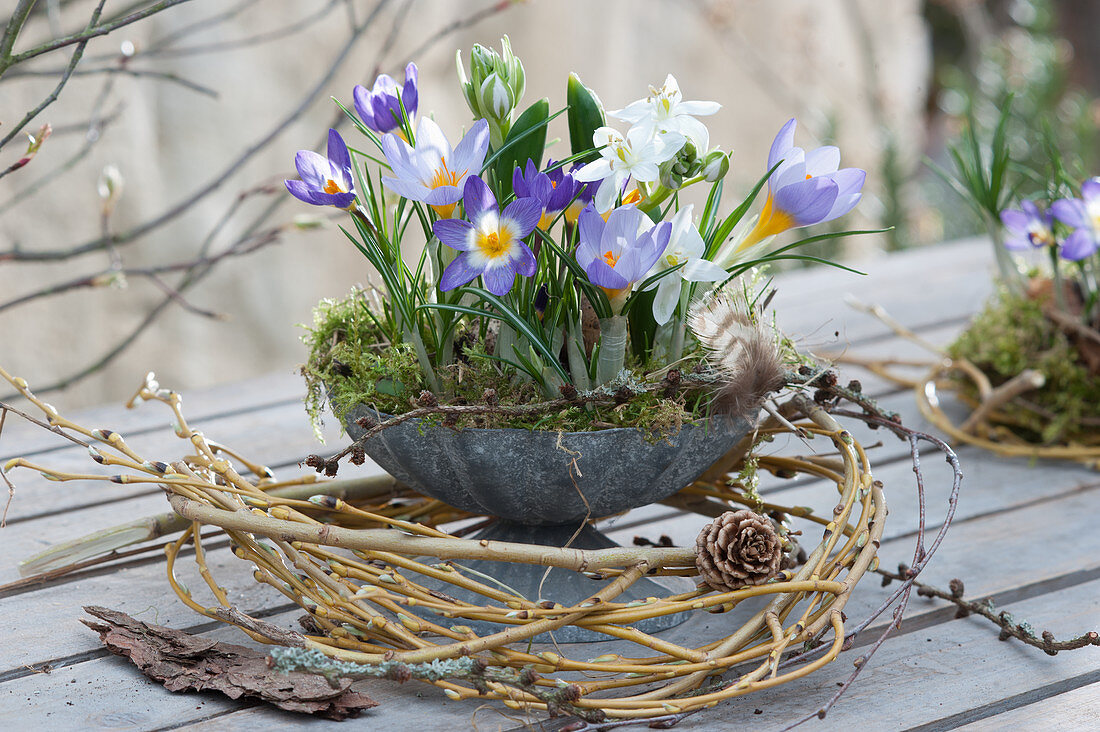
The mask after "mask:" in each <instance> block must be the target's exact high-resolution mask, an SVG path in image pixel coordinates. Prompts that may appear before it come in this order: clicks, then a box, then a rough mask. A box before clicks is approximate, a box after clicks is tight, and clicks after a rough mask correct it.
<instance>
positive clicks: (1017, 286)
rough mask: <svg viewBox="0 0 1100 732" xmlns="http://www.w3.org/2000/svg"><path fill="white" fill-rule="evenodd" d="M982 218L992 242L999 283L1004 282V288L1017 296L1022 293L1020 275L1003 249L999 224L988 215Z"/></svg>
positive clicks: (1010, 256) (1002, 238) (1002, 236)
mask: <svg viewBox="0 0 1100 732" xmlns="http://www.w3.org/2000/svg"><path fill="white" fill-rule="evenodd" d="M984 218H985V228H986V230H987V231H988V232H989V237H990V238H991V239H992V240H993V255H994V257H995V258H996V260H997V269H998V270H999V271H1000V273H1001V281H1002V282H1004V284H1005V287H1007V288H1008V289H1009V291H1010V292H1012V293H1015V294H1017V295H1018V294H1020V293H1021V292H1022V291H1023V287H1022V283H1021V282H1020V273H1019V272H1018V271H1017V269H1016V265H1015V264H1013V262H1012V255H1011V254H1009V253H1008V250H1007V249H1005V246H1004V234H1003V233H1002V231H1001V222H1000V221H997V220H996V219H994V218H993V217H992V216H991V215H989V214H986V215H985V216H984Z"/></svg>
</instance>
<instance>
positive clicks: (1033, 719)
mask: <svg viewBox="0 0 1100 732" xmlns="http://www.w3.org/2000/svg"><path fill="white" fill-rule="evenodd" d="M1098 720H1100V681H1097V682H1093V683H1092V684H1089V685H1087V686H1082V687H1080V688H1077V689H1073V690H1072V691H1067V692H1065V693H1062V694H1058V695H1056V696H1052V697H1048V698H1046V699H1043V700H1042V701H1038V702H1035V703H1034V704H1028V705H1026V706H1022V707H1018V708H1016V709H1013V710H1011V711H1008V712H1002V713H1001V714H997V715H995V716H992V717H986V718H985V719H982V720H979V721H976V722H971V723H970V724H965V725H963V726H962V727H958V728H957V729H958V730H959V731H960V732H998V731H999V730H1009V729H1019V730H1028V729H1031V730H1043V731H1044V732H1080V730H1087V729H1095V728H1096V725H1097V722H1098Z"/></svg>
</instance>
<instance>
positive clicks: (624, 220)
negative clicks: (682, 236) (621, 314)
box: [577, 205, 672, 300]
mask: <svg viewBox="0 0 1100 732" xmlns="http://www.w3.org/2000/svg"><path fill="white" fill-rule="evenodd" d="M649 224H650V221H649V217H648V216H646V215H645V214H644V213H642V212H641V211H639V210H638V208H637V207H636V206H633V205H625V206H620V207H619V208H616V209H613V210H612V211H611V213H610V214H609V215H608V217H607V221H606V222H604V219H603V216H601V215H600V214H599V213H597V211H596V209H595V207H594V206H589V207H587V208H585V209H584V210H583V211H581V215H580V218H579V220H578V227H579V229H580V236H579V240H578V242H577V263H578V264H580V266H581V267H583V268H584V271H585V272H586V273H587V274H588V279H589V280H591V281H592V284H594V285H597V286H599V287H601V288H603V290H604V291H605V292H606V293H607V295H608V297H610V298H611V299H612V300H615V299H616V298H620V297H621V296H622V295H624V294H626V293H627V292H629V291H630V287H631V285H633V284H634V283H635V282H637V281H638V280H640V279H642V278H644V277H645V276H646V274H647V273H648V272H649V270H651V269H652V268H653V265H654V264H656V262H657V259H658V258H660V256H661V254H662V253H664V251H665V247H667V246H668V240H669V236H670V235H671V234H672V224H670V223H669V222H667V221H663V222H661V223H660V224H657V226H654V227H652V228H647V227H648V226H649Z"/></svg>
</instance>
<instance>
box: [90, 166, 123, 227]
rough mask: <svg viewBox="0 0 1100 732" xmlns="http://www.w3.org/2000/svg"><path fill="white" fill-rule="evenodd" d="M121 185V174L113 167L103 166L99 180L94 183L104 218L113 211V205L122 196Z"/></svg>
mask: <svg viewBox="0 0 1100 732" xmlns="http://www.w3.org/2000/svg"><path fill="white" fill-rule="evenodd" d="M123 183H124V181H123V178H122V173H120V172H119V170H118V168H117V167H115V166H114V165H107V166H105V167H104V168H103V172H101V173H100V174H99V180H97V181H96V192H97V193H99V197H100V199H101V200H102V201H103V214H104V215H105V216H107V215H110V213H111V212H112V211H114V208H115V204H116V203H118V199H119V197H120V196H121V195H122V186H123Z"/></svg>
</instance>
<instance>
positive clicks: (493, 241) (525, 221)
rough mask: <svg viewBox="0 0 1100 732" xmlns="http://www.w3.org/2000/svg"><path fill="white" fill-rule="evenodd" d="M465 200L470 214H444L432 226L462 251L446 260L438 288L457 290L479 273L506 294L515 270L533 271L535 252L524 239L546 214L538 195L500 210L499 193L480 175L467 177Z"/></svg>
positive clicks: (521, 272)
mask: <svg viewBox="0 0 1100 732" xmlns="http://www.w3.org/2000/svg"><path fill="white" fill-rule="evenodd" d="M462 205H463V207H464V209H465V211H466V218H467V219H469V220H468V221H467V220H463V219H440V220H439V221H436V222H435V223H434V224H432V231H433V232H435V235H436V236H437V237H439V241H441V242H443V243H444V244H446V245H447V246H449V247H450V248H452V249H457V250H458V256H457V257H455V259H454V261H453V262H451V263H450V264H449V265H447V268H446V269H445V270H444V271H443V276H442V277H441V278H440V280H439V289H440V290H444V291H446V290H453V289H454V288H456V287H459V286H460V285H465V284H466V283H467V282H470V281H471V280H473V279H474V278H475V277H477V276H478V275H481V281H482V283H483V284H484V285H485V289H487V290H488V291H489V292H491V293H493V294H494V295H498V296H500V295H504V294H506V293H507V292H508V291H509V290H511V289H512V285H513V284H514V282H515V278H516V275H517V274H519V275H522V276H524V277H530V276H531V275H533V274H535V266H536V263H535V255H534V254H533V253H532V252H531V250H530V249H529V248H528V247H527V245H526V244H524V243H523V238H524V237H525V236H527V235H528V234H530V233H531V232H532V231H534V229H535V226H536V225H537V224H538V222H539V217H540V216H541V215H542V203H541V202H540V201H539V200H538V199H536V198H530V197H527V198H517V199H516V200H514V201H512V202H511V203H509V204H508V206H507V207H505V209H504V211H503V212H501V211H500V207H499V206H498V205H497V199H496V196H494V195H493V192H492V191H491V190H490V189H489V186H487V185H486V184H485V181H483V180H482V179H481V178H480V177H478V176H476V175H471V176H469V177H467V178H466V183H465V185H464V187H463V191H462Z"/></svg>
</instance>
